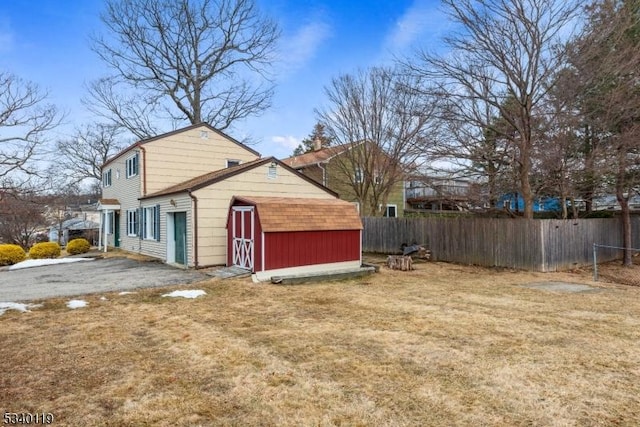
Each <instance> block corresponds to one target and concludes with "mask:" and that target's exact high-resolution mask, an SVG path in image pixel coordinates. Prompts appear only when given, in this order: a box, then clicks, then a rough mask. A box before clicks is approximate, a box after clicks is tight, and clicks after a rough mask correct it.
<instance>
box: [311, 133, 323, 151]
mask: <svg viewBox="0 0 640 427" xmlns="http://www.w3.org/2000/svg"><path fill="white" fill-rule="evenodd" d="M318 150H322V140H321V139H320V137H319V136H316V138H315V139H314V140H313V151H318Z"/></svg>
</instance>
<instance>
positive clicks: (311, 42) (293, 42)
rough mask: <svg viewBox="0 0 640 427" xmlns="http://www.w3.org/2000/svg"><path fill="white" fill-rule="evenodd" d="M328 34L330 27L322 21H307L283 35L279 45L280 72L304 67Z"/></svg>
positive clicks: (291, 71) (329, 33) (288, 71)
mask: <svg viewBox="0 0 640 427" xmlns="http://www.w3.org/2000/svg"><path fill="white" fill-rule="evenodd" d="M330 36H331V27H330V26H329V25H328V24H327V23H325V22H323V21H314V22H309V23H307V24H305V25H303V26H302V27H300V28H297V29H296V30H295V31H294V32H293V33H292V34H289V35H288V36H285V37H284V38H283V41H282V45H281V61H282V68H283V69H282V72H283V73H285V74H287V73H293V72H295V71H297V70H299V69H301V68H304V66H305V65H306V64H307V63H308V62H309V61H311V60H312V59H313V58H314V57H315V55H316V53H317V51H318V49H320V47H321V46H322V43H323V42H324V41H325V40H327V39H328V38H329V37H330Z"/></svg>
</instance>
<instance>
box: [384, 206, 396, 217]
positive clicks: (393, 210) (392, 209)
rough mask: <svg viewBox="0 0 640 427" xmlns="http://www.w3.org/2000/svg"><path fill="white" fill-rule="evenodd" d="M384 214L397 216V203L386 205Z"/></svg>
mask: <svg viewBox="0 0 640 427" xmlns="http://www.w3.org/2000/svg"><path fill="white" fill-rule="evenodd" d="M384 216H386V217H389V218H396V217H397V216H398V205H387V208H386V209H385V211H384Z"/></svg>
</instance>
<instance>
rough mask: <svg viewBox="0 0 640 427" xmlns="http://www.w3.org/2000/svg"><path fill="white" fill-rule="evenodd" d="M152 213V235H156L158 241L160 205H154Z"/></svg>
mask: <svg viewBox="0 0 640 427" xmlns="http://www.w3.org/2000/svg"><path fill="white" fill-rule="evenodd" d="M153 214H154V217H155V221H154V222H155V224H154V225H155V230H153V232H154V235H155V237H156V242H159V241H160V205H156V207H155V209H154V210H153Z"/></svg>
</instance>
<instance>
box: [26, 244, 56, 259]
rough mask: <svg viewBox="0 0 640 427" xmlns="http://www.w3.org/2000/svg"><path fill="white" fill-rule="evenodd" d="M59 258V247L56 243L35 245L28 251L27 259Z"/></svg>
mask: <svg viewBox="0 0 640 427" xmlns="http://www.w3.org/2000/svg"><path fill="white" fill-rule="evenodd" d="M59 256H60V245H59V244H57V243H56V242H43V243H36V244H35V245H33V246H32V247H31V249H29V258H31V259H43V258H58V257H59Z"/></svg>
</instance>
